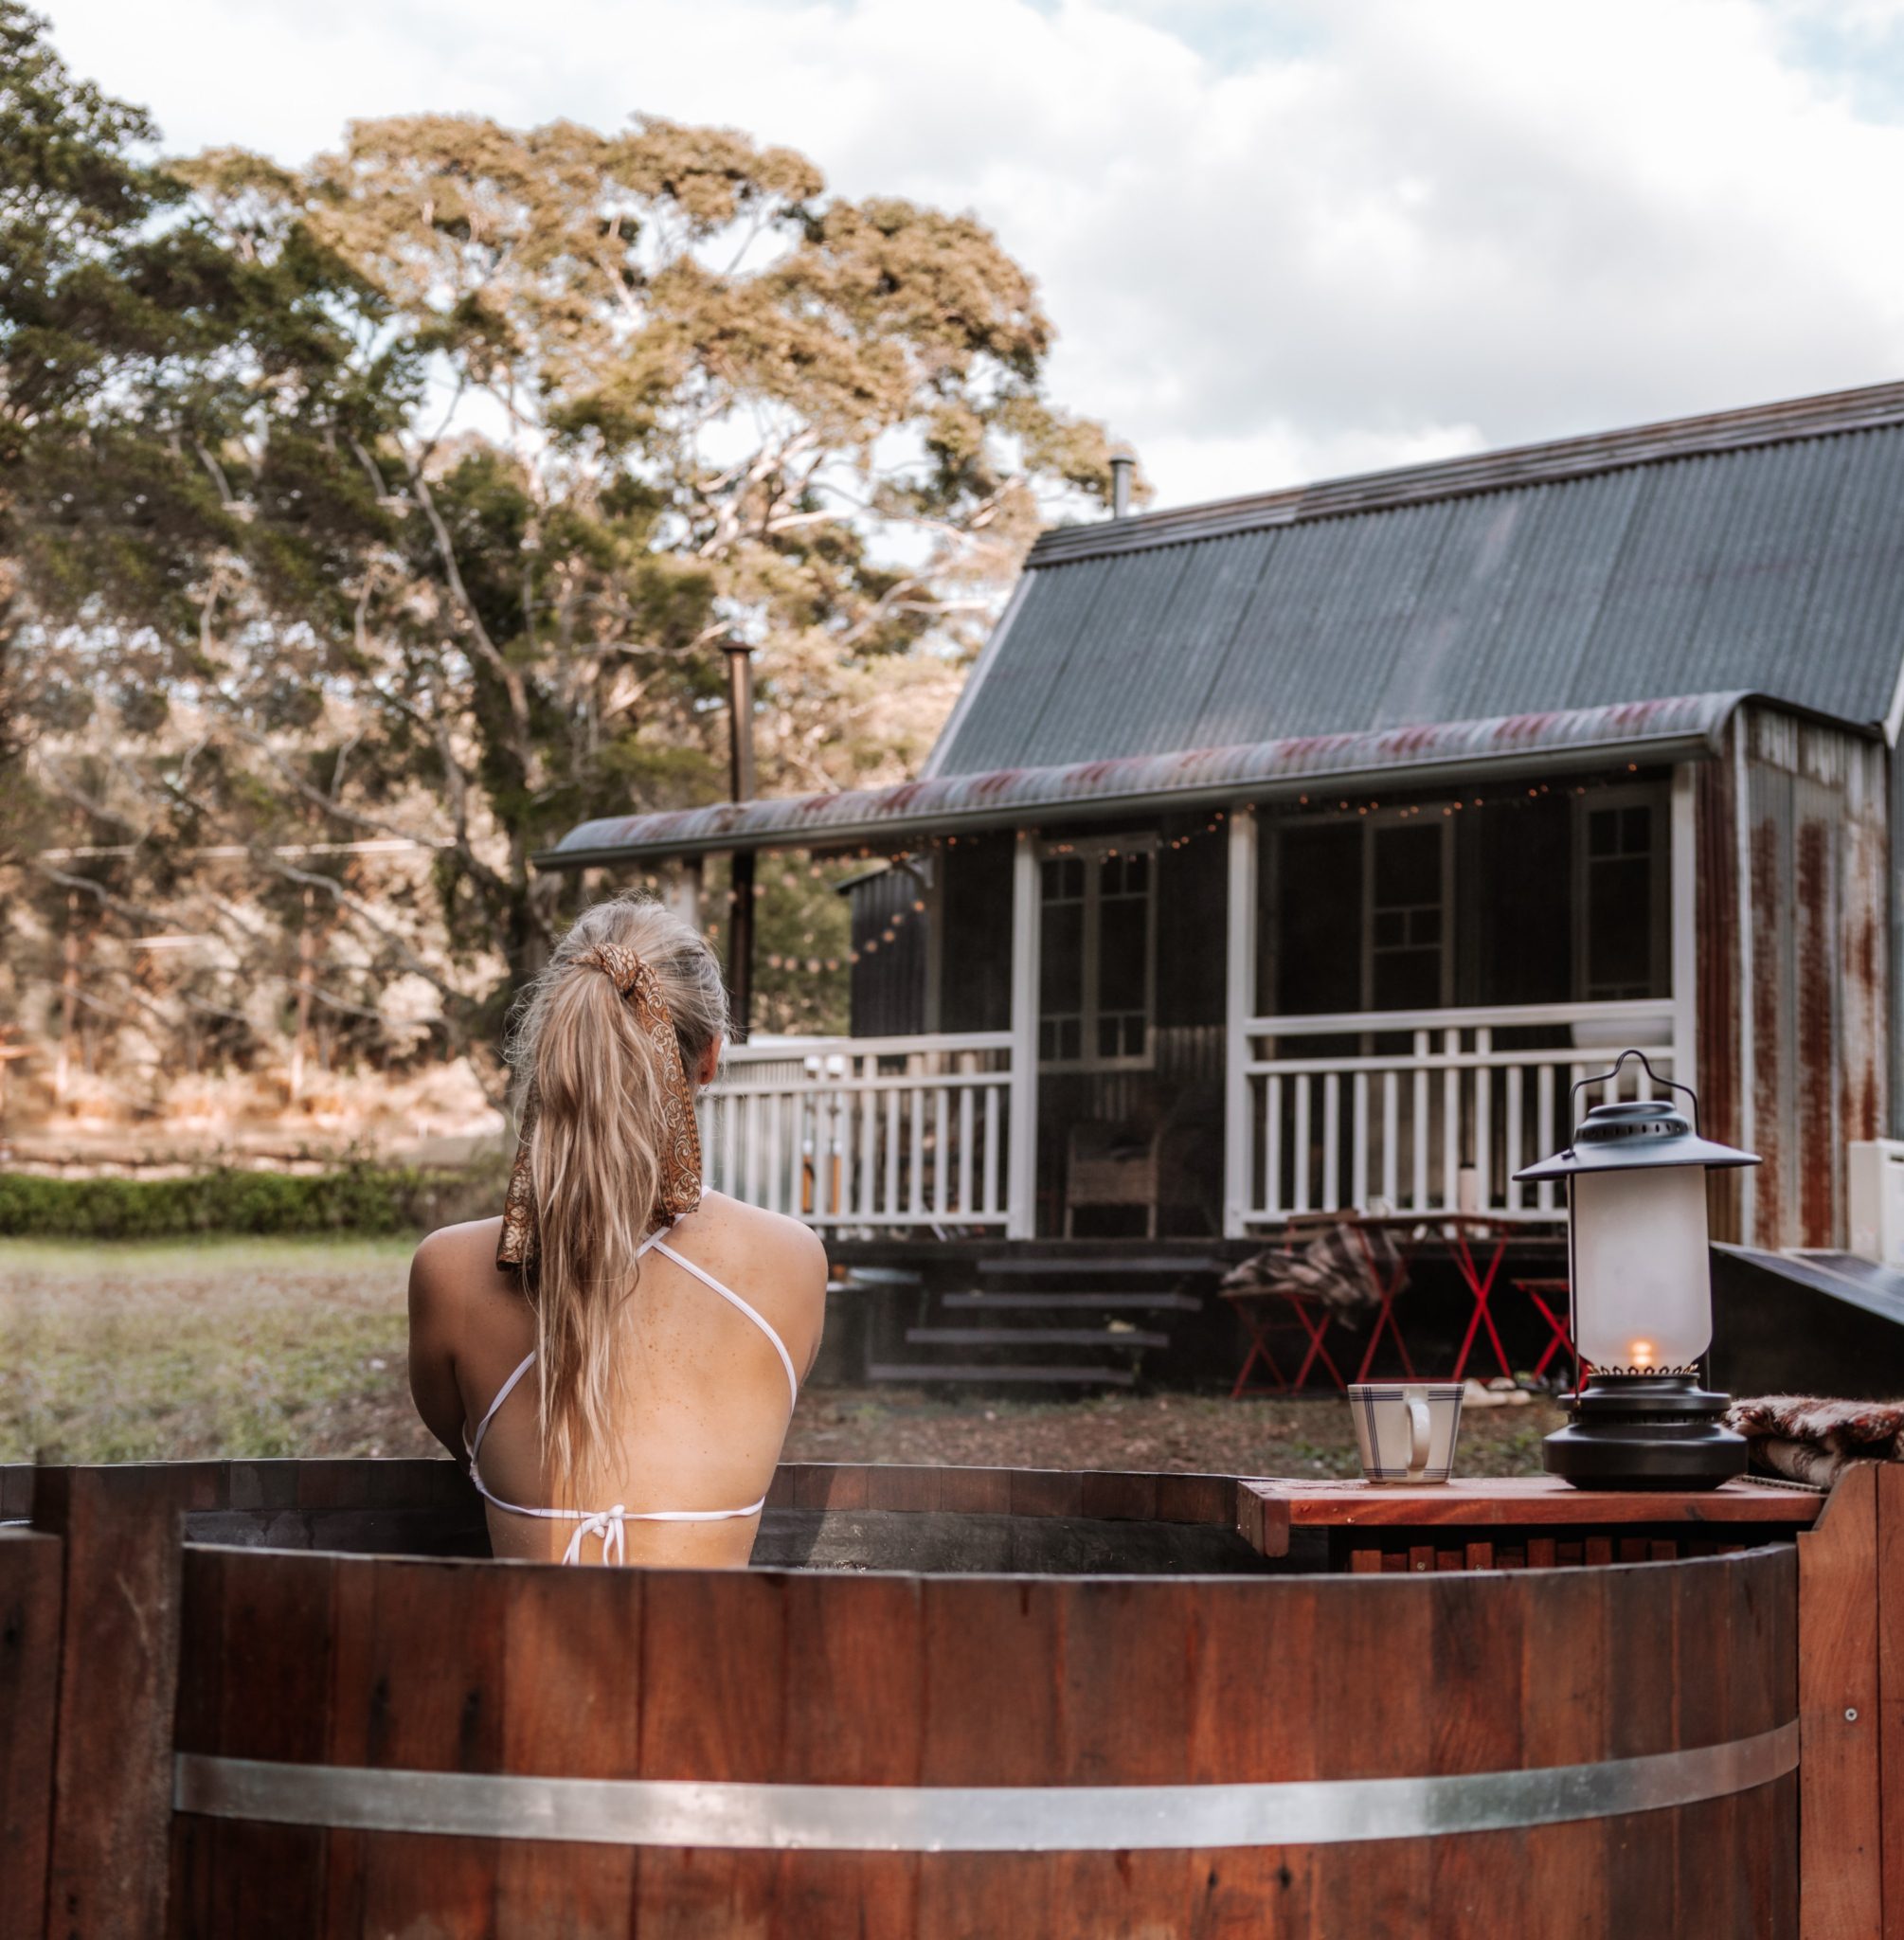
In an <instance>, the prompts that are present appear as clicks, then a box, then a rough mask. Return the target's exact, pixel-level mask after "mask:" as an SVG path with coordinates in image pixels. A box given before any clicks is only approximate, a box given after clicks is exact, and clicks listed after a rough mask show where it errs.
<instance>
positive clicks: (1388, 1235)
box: [1223, 1221, 1408, 1326]
mask: <svg viewBox="0 0 1904 1940" xmlns="http://www.w3.org/2000/svg"><path fill="white" fill-rule="evenodd" d="M1401 1262H1402V1254H1401V1248H1399V1247H1398V1246H1397V1245H1396V1244H1395V1239H1394V1235H1393V1234H1392V1232H1390V1231H1388V1230H1387V1229H1386V1228H1383V1227H1379V1226H1376V1227H1357V1226H1354V1225H1351V1224H1349V1223H1348V1222H1346V1221H1344V1222H1343V1223H1341V1224H1340V1225H1337V1226H1330V1227H1325V1228H1324V1229H1323V1230H1321V1231H1320V1233H1318V1234H1317V1235H1316V1237H1315V1238H1314V1239H1312V1240H1310V1241H1308V1242H1307V1243H1306V1244H1304V1245H1301V1246H1293V1247H1270V1248H1267V1249H1266V1250H1265V1251H1263V1252H1260V1253H1258V1254H1257V1255H1256V1256H1255V1257H1254V1258H1253V1259H1249V1260H1245V1261H1244V1263H1243V1264H1242V1266H1237V1267H1234V1268H1232V1269H1231V1270H1230V1272H1229V1273H1227V1274H1225V1275H1224V1278H1223V1291H1224V1292H1225V1293H1226V1294H1229V1295H1230V1296H1231V1297H1232V1298H1241V1299H1244V1300H1248V1299H1250V1298H1251V1297H1253V1296H1260V1295H1263V1294H1273V1293H1296V1294H1306V1295H1307V1296H1308V1297H1309V1298H1310V1299H1311V1300H1316V1301H1320V1302H1321V1303H1322V1304H1323V1305H1324V1306H1325V1307H1327V1308H1328V1309H1329V1311H1330V1312H1331V1313H1332V1314H1334V1315H1335V1316H1336V1318H1337V1319H1338V1320H1342V1321H1345V1322H1346V1323H1347V1324H1349V1325H1350V1326H1355V1325H1356V1324H1357V1323H1358V1322H1359V1321H1360V1320H1363V1319H1365V1318H1366V1317H1367V1316H1368V1315H1369V1314H1372V1313H1374V1310H1375V1309H1376V1307H1378V1306H1379V1305H1380V1304H1381V1293H1380V1291H1379V1288H1378V1286H1377V1284H1376V1283H1377V1280H1378V1279H1379V1282H1380V1284H1381V1286H1387V1285H1389V1284H1391V1283H1392V1282H1395V1274H1396V1271H1397V1269H1398V1268H1399V1267H1400V1266H1401ZM1407 1284H1408V1282H1407V1279H1406V1277H1404V1278H1403V1279H1402V1280H1400V1281H1399V1282H1395V1291H1396V1292H1397V1293H1399V1292H1400V1291H1401V1289H1402V1287H1403V1286H1405V1285H1407Z"/></svg>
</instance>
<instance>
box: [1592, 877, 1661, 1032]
mask: <svg viewBox="0 0 1904 1940" xmlns="http://www.w3.org/2000/svg"><path fill="white" fill-rule="evenodd" d="M1652 874H1653V871H1652V866H1651V864H1650V863H1648V862H1647V861H1646V859H1645V858H1644V856H1636V857H1631V858H1622V859H1620V860H1619V861H1599V862H1594V863H1592V864H1591V865H1590V869H1589V873H1588V878H1587V995H1588V996H1589V997H1645V996H1646V995H1648V991H1649V986H1650V984H1651V981H1652V974H1653V964H1652V928H1653V925H1652V913H1653V898H1652Z"/></svg>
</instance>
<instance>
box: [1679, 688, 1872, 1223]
mask: <svg viewBox="0 0 1904 1940" xmlns="http://www.w3.org/2000/svg"><path fill="white" fill-rule="evenodd" d="M1725 765H1726V768H1727V770H1728V772H1727V773H1725V774H1724V775H1722V776H1718V775H1707V776H1705V777H1702V778H1701V782H1700V787H1699V791H1698V796H1697V822H1698V826H1697V835H1696V840H1697V844H1698V848H1699V853H1700V862H1701V873H1702V876H1703V874H1704V872H1705V871H1706V870H1708V869H1714V868H1716V869H1719V870H1721V871H1723V872H1725V873H1729V874H1730V875H1731V876H1732V878H1733V882H1732V888H1731V893H1730V894H1728V893H1727V890H1726V889H1725V888H1724V887H1723V886H1722V885H1721V884H1719V883H1718V882H1716V881H1715V882H1712V883H1706V882H1703V881H1702V883H1701V886H1700V896H1699V925H1700V938H1699V1008H1700V1045H1701V1055H1700V1065H1701V1079H1702V1086H1703V1088H1705V1089H1706V1090H1707V1092H1708V1093H1709V1095H1710V1096H1711V1098H1712V1102H1713V1106H1714V1110H1713V1115H1712V1119H1711V1123H1712V1124H1713V1127H1714V1130H1715V1132H1716V1133H1718V1134H1719V1135H1720V1136H1722V1137H1732V1138H1736V1139H1739V1140H1741V1141H1744V1142H1747V1143H1749V1144H1751V1146H1752V1147H1753V1149H1755V1150H1756V1151H1758V1152H1759V1153H1760V1154H1761V1155H1762V1156H1763V1158H1764V1159H1765V1163H1764V1164H1763V1165H1762V1166H1760V1167H1759V1168H1757V1170H1756V1171H1754V1172H1753V1173H1751V1175H1749V1176H1748V1177H1745V1178H1744V1179H1743V1180H1742V1181H1741V1182H1740V1188H1739V1200H1740V1204H1739V1206H1738V1221H1739V1229H1740V1233H1741V1237H1743V1238H1744V1239H1745V1240H1746V1241H1747V1242H1748V1243H1749V1244H1752V1245H1757V1246H1761V1247H1770V1248H1779V1247H1833V1246H1842V1245H1843V1244H1844V1243H1845V1239H1846V1225H1847V1222H1846V1207H1845V1177H1844V1173H1845V1146H1846V1144H1847V1142H1848V1141H1851V1140H1853V1139H1872V1138H1877V1137H1878V1136H1879V1135H1880V1134H1881V1133H1882V1132H1883V1130H1884V1129H1885V1127H1886V1125H1887V1123H1888V1122H1889V1097H1888V1094H1889V1051H1888V1044H1887V1031H1886V1019H1887V1015H1888V1009H1889V1000H1890V963H1889V949H1888V938H1889V902H1888V896H1887V870H1888V857H1889V851H1890V802H1889V774H1888V757H1887V752H1886V749H1885V747H1884V745H1883V744H1882V742H1881V741H1878V740H1876V739H1873V738H1871V737H1869V736H1866V735H1860V734H1857V733H1853V732H1850V731H1848V730H1846V729H1843V728H1836V727H1829V726H1825V725H1823V724H1820V723H1817V722H1813V721H1808V720H1801V719H1799V718H1797V717H1795V716H1793V715H1790V714H1787V713H1784V712H1782V711H1780V710H1776V709H1773V708H1768V707H1763V706H1752V705H1748V706H1746V707H1744V708H1742V709H1741V710H1740V711H1739V714H1738V716H1737V717H1736V719H1735V721H1734V724H1733V736H1732V745H1731V748H1730V750H1729V752H1728V755H1727V756H1726V757H1725ZM1728 816H1729V817H1731V819H1732V823H1733V827H1732V830H1731V832H1730V833H1731V835H1732V841H1731V843H1730V845H1728V843H1727V839H1726V836H1727V833H1728V832H1727V831H1726V830H1725V828H1724V827H1723V821H1724V819H1725V818H1726V817H1728ZM1728 852H1729V853H1728ZM1727 863H1729V864H1730V868H1729V869H1728V868H1727V867H1726V865H1727ZM1740 904H1743V905H1744V907H1745V910H1746V912H1747V915H1748V918H1749V924H1750V934H1749V940H1748V939H1742V938H1741V935H1740V932H1739V918H1738V906H1739V905H1740ZM1727 1059H1730V1060H1731V1061H1732V1068H1731V1069H1730V1070H1728V1069H1725V1067H1724V1064H1723V1063H1722V1061H1723V1060H1727ZM1715 1210H1717V1209H1715Z"/></svg>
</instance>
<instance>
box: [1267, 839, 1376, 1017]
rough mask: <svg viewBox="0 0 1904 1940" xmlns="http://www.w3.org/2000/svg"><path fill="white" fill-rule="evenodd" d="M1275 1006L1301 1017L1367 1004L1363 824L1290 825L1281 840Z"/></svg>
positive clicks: (1285, 1013) (1276, 930) (1351, 1008)
mask: <svg viewBox="0 0 1904 1940" xmlns="http://www.w3.org/2000/svg"><path fill="white" fill-rule="evenodd" d="M1277 839H1278V842H1279V845H1280V856H1279V862H1278V868H1277V879H1276V928H1275V936H1274V940H1273V947H1274V950H1275V956H1276V962H1275V983H1274V986H1273V988H1274V991H1275V1006H1276V1008H1277V1009H1278V1010H1279V1011H1281V1012H1283V1013H1284V1015H1288V1016H1292V1017H1300V1016H1304V1015H1313V1014H1314V1013H1315V1012H1318V1011H1357V1010H1360V1009H1361V997H1362V961H1361V949H1362V828H1361V824H1360V823H1358V822H1357V823H1344V822H1321V823H1312V824H1308V825H1306V826H1305V825H1304V824H1302V823H1300V822H1297V823H1291V824H1288V825H1286V826H1284V828H1283V829H1282V830H1281V831H1280V833H1279V835H1278V838H1277Z"/></svg>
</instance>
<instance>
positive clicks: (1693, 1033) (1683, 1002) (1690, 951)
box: [1667, 762, 1699, 1089]
mask: <svg viewBox="0 0 1904 1940" xmlns="http://www.w3.org/2000/svg"><path fill="white" fill-rule="evenodd" d="M1669 839H1670V842H1671V848H1670V850H1669V852H1668V854H1667V866H1668V868H1669V870H1670V871H1671V876H1670V880H1671V884H1672V951H1673V954H1672V971H1671V975H1672V992H1673V1076H1674V1077H1675V1078H1677V1079H1678V1080H1679V1083H1680V1084H1681V1085H1691V1086H1692V1087H1694V1088H1695V1089H1697V1087H1698V1083H1699V1066H1698V1024H1699V1000H1698V990H1699V987H1698V943H1699V937H1698V884H1697V866H1698V858H1697V854H1696V853H1695V850H1694V834H1693V764H1692V763H1691V762H1679V763H1677V764H1676V765H1675V767H1674V769H1673V800H1672V816H1671V820H1670V836H1669Z"/></svg>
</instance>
